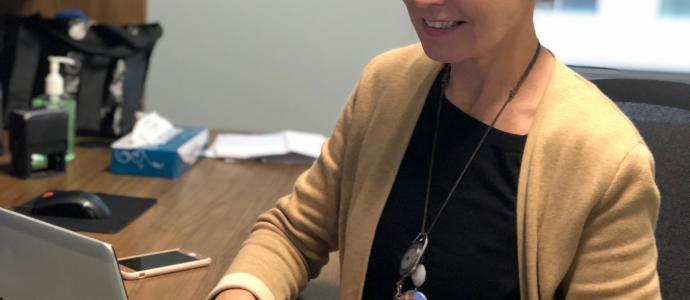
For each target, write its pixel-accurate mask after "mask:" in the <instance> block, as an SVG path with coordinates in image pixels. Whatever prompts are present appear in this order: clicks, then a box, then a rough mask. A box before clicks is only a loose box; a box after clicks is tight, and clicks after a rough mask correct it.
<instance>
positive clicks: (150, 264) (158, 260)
mask: <svg viewBox="0 0 690 300" xmlns="http://www.w3.org/2000/svg"><path fill="white" fill-rule="evenodd" d="M195 260H197V258H196V257H193V256H189V255H187V254H184V253H182V252H180V251H171V252H163V253H157V254H151V255H146V256H141V257H134V258H129V259H125V260H121V261H119V263H120V264H121V265H123V266H125V267H128V268H130V269H132V270H134V271H143V270H148V269H153V268H158V267H165V266H170V265H175V264H180V263H185V262H190V261H195Z"/></svg>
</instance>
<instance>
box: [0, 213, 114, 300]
mask: <svg viewBox="0 0 690 300" xmlns="http://www.w3.org/2000/svg"><path fill="white" fill-rule="evenodd" d="M0 240H1V241H2V242H0V266H2V267H1V268H0V298H2V299H117V300H121V299H127V296H126V292H125V289H124V284H123V282H122V277H121V275H120V271H119V268H118V266H117V261H116V259H115V254H114V252H113V250H112V247H111V246H110V245H109V244H107V243H104V242H101V241H98V240H95V239H92V238H89V237H86V236H83V235H81V234H78V233H75V232H72V231H69V230H66V229H63V228H60V227H57V226H54V225H51V224H48V223H44V222H42V221H39V220H36V219H33V218H30V217H27V216H24V215H20V214H17V213H15V212H12V211H9V210H6V209H2V208H0Z"/></svg>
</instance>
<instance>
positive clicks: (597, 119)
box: [209, 0, 660, 300]
mask: <svg viewBox="0 0 690 300" xmlns="http://www.w3.org/2000/svg"><path fill="white" fill-rule="evenodd" d="M404 3H405V6H406V7H407V10H408V12H409V15H410V20H411V22H412V25H413V26H414V28H415V30H416V32H417V34H418V36H419V39H420V41H421V44H416V45H411V46H408V47H404V48H401V49H395V50H392V51H389V52H387V53H384V54H382V55H379V56H377V57H376V58H374V59H373V60H372V61H371V62H370V63H369V64H368V65H367V67H366V68H365V70H364V71H363V73H362V76H361V78H360V80H359V82H358V84H357V85H356V87H355V89H354V91H353V93H352V95H351V97H350V99H349V100H348V102H347V104H346V106H345V109H344V110H343V112H342V114H341V116H340V119H339V120H338V122H337V125H336V129H335V131H334V132H333V133H332V135H331V137H330V139H328V141H327V142H326V143H325V144H324V145H323V148H322V152H321V156H320V157H319V159H318V160H317V161H316V162H315V163H314V164H313V165H312V166H311V168H310V169H309V170H308V171H306V172H305V173H304V174H303V175H302V176H301V177H300V178H299V179H298V180H297V182H296V183H295V187H294V190H293V192H292V193H291V194H290V195H287V196H285V197H283V198H281V199H280V200H279V201H278V203H277V204H276V207H275V208H273V209H271V210H269V211H268V212H266V213H264V214H263V215H261V216H260V217H259V220H258V222H257V223H256V225H255V226H254V229H253V231H252V234H251V236H250V237H249V239H248V240H247V241H246V242H245V243H244V245H243V248H242V249H241V250H240V252H239V253H238V254H237V257H236V258H235V260H234V262H233V264H232V266H231V267H230V269H229V270H228V274H227V275H226V276H225V277H224V278H223V279H222V280H221V282H220V283H219V284H218V286H217V287H216V289H214V291H213V292H212V293H211V294H210V295H209V297H210V298H214V297H216V299H260V300H270V299H293V298H295V297H296V295H297V294H298V293H299V291H300V290H301V289H302V288H303V287H304V285H305V284H306V283H307V281H308V280H309V279H311V278H314V277H316V276H317V275H318V273H319V270H320V269H321V267H323V265H324V264H325V263H326V262H327V260H328V253H329V252H331V251H335V250H339V254H340V270H341V276H340V278H341V282H340V283H341V287H340V298H341V299H395V300H401V299H427V297H428V298H429V299H554V298H555V299H565V298H573V299H603V298H607V299H608V298H620V299H659V298H660V294H659V282H658V276H657V272H656V261H657V251H656V246H655V242H654V228H655V224H656V219H657V211H658V205H659V193H658V190H657V187H656V185H655V183H654V165H653V159H652V157H651V154H650V153H649V150H648V149H647V147H646V145H645V144H644V141H643V140H642V138H641V137H640V136H639V134H638V133H637V130H636V129H635V128H634V127H633V125H632V124H631V123H630V121H629V120H628V119H626V117H625V116H624V115H623V114H622V113H621V112H620V111H619V110H618V109H617V108H616V106H615V105H614V104H613V103H612V102H611V101H610V100H609V99H607V98H606V97H605V96H604V95H603V94H602V93H601V92H599V91H598V90H597V89H596V88H595V87H594V86H593V85H592V84H591V83H589V82H587V81H586V80H585V79H583V78H581V77H580V76H578V75H577V74H575V73H574V72H573V71H572V70H570V69H569V68H568V67H566V66H565V65H563V64H562V63H560V62H559V61H558V59H556V58H555V56H554V54H552V53H551V52H550V51H549V50H548V49H546V48H544V47H542V46H541V44H540V43H539V41H538V39H537V35H536V33H535V28H534V23H533V21H532V19H533V14H534V4H535V3H534V2H533V1H515V0H488V1H487V0H405V1H404Z"/></svg>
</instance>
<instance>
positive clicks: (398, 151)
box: [341, 57, 442, 299]
mask: <svg viewBox="0 0 690 300" xmlns="http://www.w3.org/2000/svg"><path fill="white" fill-rule="evenodd" d="M423 60H424V62H423V63H421V64H414V65H413V66H412V68H413V70H409V72H404V73H405V75H404V76H403V77H405V78H400V77H395V78H393V79H392V80H390V81H389V82H386V83H384V84H385V87H384V89H385V91H384V92H383V93H382V94H381V97H380V99H370V101H375V102H378V105H377V106H376V107H377V108H376V110H375V111H374V112H373V114H372V117H371V118H372V120H375V122H372V124H375V125H373V126H376V125H379V126H378V127H375V128H370V129H369V130H368V133H367V134H366V135H365V136H364V140H363V145H364V147H363V151H364V152H363V153H362V155H361V156H360V161H359V162H358V166H359V167H360V168H362V169H366V170H367V171H366V172H362V175H363V176H360V177H359V178H356V181H360V180H361V182H359V183H358V184H355V186H358V185H359V186H361V189H359V190H358V191H356V193H354V194H353V198H352V200H351V203H350V208H351V210H350V216H349V218H350V219H352V220H357V222H351V223H348V224H347V228H346V242H345V245H347V249H345V253H344V257H343V259H344V262H343V263H341V268H342V274H348V276H344V277H343V278H341V281H342V282H341V289H342V290H341V298H342V299H360V298H361V296H362V289H363V287H364V280H365V277H366V273H367V266H368V262H369V255H370V251H371V245H372V243H373V239H374V235H375V233H376V228H377V225H378V221H379V218H380V215H381V212H382V211H383V208H384V206H385V203H386V200H387V199H388V195H389V193H390V190H391V188H392V186H393V182H394V181H395V178H396V175H397V173H398V168H399V167H400V163H401V161H402V158H403V156H404V154H405V151H406V150H407V145H408V143H409V141H410V138H411V136H412V132H413V130H414V128H415V125H416V123H417V119H418V118H419V115H420V113H421V110H422V107H423V106H424V102H425V100H426V98H427V95H428V92H429V90H430V89H431V86H432V84H433V81H434V79H435V78H436V76H437V75H438V72H439V71H440V70H441V68H442V65H441V64H440V63H437V62H433V61H431V60H429V59H428V58H426V57H424V58H423ZM406 71H407V70H406ZM380 124H386V125H388V124H389V126H380ZM348 281H349V282H348Z"/></svg>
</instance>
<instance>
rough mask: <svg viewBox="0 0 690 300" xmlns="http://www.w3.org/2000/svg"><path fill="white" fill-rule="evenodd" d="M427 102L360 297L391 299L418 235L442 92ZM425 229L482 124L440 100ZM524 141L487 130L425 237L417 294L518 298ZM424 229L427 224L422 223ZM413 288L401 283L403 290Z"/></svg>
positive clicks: (483, 128)
mask: <svg viewBox="0 0 690 300" xmlns="http://www.w3.org/2000/svg"><path fill="white" fill-rule="evenodd" d="M440 86H441V84H440V76H439V78H437V79H436V81H435V83H434V85H433V86H432V88H431V91H430V92H429V95H428V96H427V100H426V103H425V104H424V108H423V109H422V112H421V115H420V117H419V120H418V121H417V125H416V127H415V129H414V132H413V134H412V138H411V140H410V142H409V145H408V148H407V151H406V152H405V157H404V158H403V160H402V163H401V165H400V169H399V170H398V174H397V177H396V179H395V183H394V184H393V187H392V190H391V192H390V195H389V197H388V200H387V202H386V205H385V207H384V209H383V212H382V215H381V218H380V220H379V224H378V227H377V228H376V235H375V237H374V241H373V245H372V248H371V256H370V259H369V266H368V271H367V275H366V281H365V285H364V293H363V299H374V300H380V299H392V297H393V293H394V291H395V282H396V281H397V280H398V279H399V277H400V275H399V273H398V268H399V266H400V259H401V258H402V256H403V254H404V253H405V251H406V250H407V248H408V247H409V246H410V244H411V242H412V240H413V239H414V238H415V236H416V235H417V234H418V233H419V231H420V229H421V224H422V217H423V214H424V201H425V200H424V199H425V193H426V184H427V176H428V172H429V160H430V153H431V148H432V143H433V135H434V128H435V125H436V120H435V118H436V111H437V108H438V106H437V105H438V102H439V96H440V93H441V91H440V90H441V87H440ZM441 105H443V108H442V113H441V123H440V126H439V136H438V145H437V147H436V148H437V150H436V151H437V152H436V158H435V160H436V161H435V162H434V172H433V177H432V185H431V192H430V204H429V215H428V217H427V218H428V221H427V222H428V223H431V222H432V220H433V219H434V218H435V216H436V214H437V212H438V210H439V208H440V206H441V204H442V203H443V201H444V200H445V198H446V196H447V195H448V192H449V191H450V189H451V188H452V186H453V184H454V183H455V181H456V180H457V178H458V175H459V174H460V172H461V171H462V169H463V167H464V165H465V163H466V162H467V160H468V159H469V156H470V155H471V153H472V151H474V148H475V147H476V145H477V143H478V142H479V140H480V139H481V136H482V135H483V134H484V132H485V131H486V129H487V128H488V126H487V125H486V124H484V123H482V122H481V121H479V120H477V119H474V118H472V117H471V116H469V115H467V114H465V113H464V112H463V111H461V110H460V109H458V108H457V107H456V106H454V105H453V104H452V103H450V102H449V101H448V100H447V99H446V98H445V97H443V100H442V104H441ZM526 139H527V136H520V135H514V134H510V133H507V132H503V131H500V130H497V129H493V130H492V131H491V132H490V133H489V135H488V136H487V138H486V140H485V141H484V144H483V145H482V147H481V149H480V150H479V152H478V153H477V156H476V157H475V159H474V161H473V162H472V163H471V165H470V167H469V169H468V170H467V173H466V174H465V177H464V178H463V179H462V181H461V183H460V185H459V186H458V188H457V189H456V191H455V193H454V194H453V196H452V198H451V200H450V202H449V204H448V206H447V207H446V208H445V210H444V211H443V213H442V214H441V217H440V219H439V220H438V223H437V224H436V225H435V227H434V229H433V231H431V233H430V235H429V246H428V248H427V251H426V254H425V257H424V261H423V263H424V265H425V267H426V270H427V277H426V282H425V283H424V285H422V287H421V288H420V289H419V290H420V291H421V292H423V293H424V294H426V295H427V297H428V298H429V299H431V300H437V299H519V298H520V292H519V280H518V261H517V225H516V224H517V221H516V217H515V203H516V195H517V182H518V174H519V168H520V161H521V159H522V152H523V149H524V145H525V141H526ZM427 226H429V225H427ZM410 288H412V284H411V281H410V280H409V279H407V280H406V285H405V289H404V290H408V289H410Z"/></svg>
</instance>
